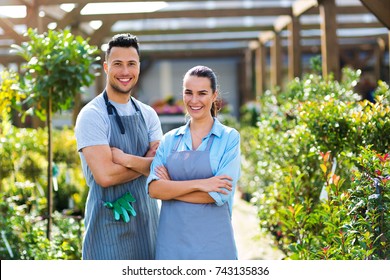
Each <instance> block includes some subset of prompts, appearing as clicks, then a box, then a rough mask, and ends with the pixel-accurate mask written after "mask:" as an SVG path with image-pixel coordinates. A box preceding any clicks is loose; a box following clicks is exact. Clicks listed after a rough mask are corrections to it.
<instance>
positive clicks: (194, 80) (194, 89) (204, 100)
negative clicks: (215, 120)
mask: <svg viewBox="0 0 390 280" xmlns="http://www.w3.org/2000/svg"><path fill="white" fill-rule="evenodd" d="M216 98H217V93H216V92H213V91H212V89H211V82H210V80H209V79H208V78H205V77H197V76H186V77H185V78H184V81H183V102H184V105H185V108H186V110H187V112H188V114H189V115H190V116H191V118H193V119H204V118H209V117H210V116H211V111H210V110H211V106H212V104H213V102H214V101H215V100H216Z"/></svg>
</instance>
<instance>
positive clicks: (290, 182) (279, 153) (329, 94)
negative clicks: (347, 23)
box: [240, 69, 390, 259]
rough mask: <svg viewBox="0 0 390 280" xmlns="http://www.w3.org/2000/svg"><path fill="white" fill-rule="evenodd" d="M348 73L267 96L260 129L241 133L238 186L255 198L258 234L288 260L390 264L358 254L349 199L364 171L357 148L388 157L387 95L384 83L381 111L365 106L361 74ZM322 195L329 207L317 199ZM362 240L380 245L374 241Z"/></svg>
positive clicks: (389, 117)
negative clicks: (266, 235)
mask: <svg viewBox="0 0 390 280" xmlns="http://www.w3.org/2000/svg"><path fill="white" fill-rule="evenodd" d="M343 73H344V76H343V80H342V81H341V82H337V81H334V80H333V79H332V78H330V79H329V80H325V79H323V78H322V77H321V76H319V75H315V74H309V75H307V76H305V77H304V78H303V79H302V80H300V79H295V80H294V81H292V82H291V83H290V85H289V87H288V89H287V90H286V91H285V92H281V93H278V94H275V93H272V92H266V93H265V94H264V96H263V97H262V99H261V100H260V102H261V105H262V107H261V116H260V118H259V122H258V126H257V128H253V127H245V128H242V129H241V135H242V139H244V141H242V142H243V145H242V153H243V175H242V177H241V180H240V185H241V187H242V188H243V189H244V191H248V192H250V193H252V194H253V196H254V197H253V203H255V204H256V205H257V206H258V215H259V219H260V227H261V229H262V230H263V231H265V232H271V233H272V234H273V236H274V238H275V242H276V243H277V244H278V246H279V247H280V248H281V249H282V250H283V251H284V252H285V253H286V255H287V256H288V258H294V259H296V258H298V259H323V258H328V259H329V258H332V259H339V258H340V259H366V258H371V259H375V258H388V257H389V256H388V253H378V252H379V251H381V252H384V251H386V250H385V249H380V250H376V249H375V250H374V249H372V250H371V249H370V250H371V251H370V250H365V251H364V253H363V252H359V251H358V250H357V247H356V246H355V245H356V244H355V243H353V241H354V242H356V240H355V239H354V238H353V237H351V236H353V235H352V234H350V232H349V233H348V234H347V231H346V229H345V223H346V222H347V221H348V219H351V215H352V214H351V213H350V210H349V208H348V207H352V206H350V205H349V204H348V203H350V201H349V197H350V196H351V195H352V193H353V191H354V190H355V189H357V188H358V186H357V185H356V184H357V183H356V182H355V181H353V180H352V178H353V177H354V176H353V175H352V170H355V169H356V166H359V165H358V162H357V161H356V158H359V157H360V156H364V155H361V153H362V151H361V147H360V146H363V147H368V146H370V147H371V149H373V150H375V151H376V153H378V154H381V155H385V154H387V153H389V147H390V142H389V141H390V138H389V137H388V135H390V108H389V103H390V102H389V100H390V91H389V88H388V86H387V85H386V84H385V83H383V82H379V83H378V88H377V90H376V94H375V98H376V103H375V104H372V103H369V102H368V101H360V100H359V99H360V98H359V96H358V95H357V94H355V93H354V86H355V85H356V84H357V80H358V78H359V74H360V73H359V71H357V72H353V71H351V70H349V69H344V70H343ZM248 143H249V144H248ZM253 147H256V151H255V152H253ZM325 158H326V161H324V159H325ZM324 185H325V186H326V188H325V187H324ZM324 189H327V196H328V200H327V202H326V203H324V202H323V200H321V199H320V195H321V194H324V193H326V192H324ZM355 202H356V201H355ZM352 204H353V203H352ZM348 205H349V206H348ZM374 220H375V219H374V216H372V217H370V218H369V221H367V223H369V224H370V225H371V224H372V225H374V224H375V221H374ZM341 232H342V233H343V234H341ZM357 238H358V239H359V238H360V240H363V238H367V240H368V239H369V240H371V245H367V246H371V247H372V246H373V245H377V243H374V240H375V239H376V238H378V237H376V236H374V235H369V236H368V234H366V235H362V236H359V237H357ZM381 238H382V239H383V237H381ZM367 240H366V241H367ZM336 241H337V242H336ZM341 241H342V242H341ZM362 242H363V241H362ZM386 242H388V241H386ZM386 242H385V244H384V245H383V246H384V247H385V248H387V247H386V246H387V243H386ZM367 244H368V243H367ZM340 248H344V249H343V250H345V251H340V250H341V249H340Z"/></svg>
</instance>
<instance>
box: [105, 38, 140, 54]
mask: <svg viewBox="0 0 390 280" xmlns="http://www.w3.org/2000/svg"><path fill="white" fill-rule="evenodd" d="M113 47H121V48H135V50H136V51H137V53H138V56H139V55H140V52H139V44H138V39H137V37H136V36H134V35H132V34H129V33H127V34H117V35H115V36H114V37H112V39H111V40H110V41H109V42H108V48H107V51H106V60H108V56H109V55H110V52H111V49H112V48H113Z"/></svg>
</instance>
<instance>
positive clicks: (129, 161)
mask: <svg viewBox="0 0 390 280" xmlns="http://www.w3.org/2000/svg"><path fill="white" fill-rule="evenodd" d="M152 161H153V158H152V157H140V156H135V155H130V154H124V155H123V157H122V158H121V161H120V162H119V164H121V165H123V166H124V167H126V168H129V169H131V170H133V171H135V172H138V173H141V174H142V175H144V176H148V175H149V172H150V164H151V163H152Z"/></svg>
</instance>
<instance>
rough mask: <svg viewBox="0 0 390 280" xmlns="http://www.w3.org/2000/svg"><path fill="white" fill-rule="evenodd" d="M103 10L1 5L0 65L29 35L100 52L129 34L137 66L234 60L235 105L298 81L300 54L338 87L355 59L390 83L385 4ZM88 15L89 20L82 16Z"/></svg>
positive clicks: (257, 3)
mask: <svg viewBox="0 0 390 280" xmlns="http://www.w3.org/2000/svg"><path fill="white" fill-rule="evenodd" d="M103 2H107V0H92V1H90V0H0V65H2V66H3V67H8V66H9V65H10V64H16V65H18V66H19V65H20V63H22V61H21V59H20V58H19V57H16V56H13V55H11V54H9V49H10V45H11V44H20V43H22V42H23V41H24V40H26V38H25V37H23V32H24V31H25V30H26V28H27V27H33V28H37V29H38V31H39V32H44V31H46V30H48V28H53V29H64V28H70V29H71V31H72V33H74V34H78V35H81V36H83V37H85V38H90V44H94V45H98V46H102V45H104V44H105V43H106V42H107V41H108V39H109V38H110V37H112V36H113V35H114V34H116V33H124V32H130V33H132V34H135V35H137V36H138V37H139V40H140V42H141V50H142V55H143V58H144V59H147V60H148V61H149V62H151V63H152V62H153V61H155V60H157V59H169V58H171V59H180V58H189V57H191V58H200V57H239V58H240V61H241V63H240V67H239V70H238V71H237V72H238V73H237V75H239V80H240V81H241V83H240V93H239V94H240V103H241V104H243V103H245V102H246V101H249V100H253V99H254V98H255V95H259V94H262V93H263V92H264V90H265V89H267V88H271V87H275V86H282V84H283V79H284V78H288V79H292V78H293V77H299V76H301V75H302V71H303V69H302V56H303V54H305V53H316V54H321V56H322V67H323V75H324V76H327V75H328V74H329V73H331V72H332V73H334V75H335V77H336V79H339V78H340V68H341V66H342V65H341V61H344V62H343V63H345V64H349V65H351V66H352V67H355V68H359V67H362V66H364V59H362V58H360V57H359V52H360V51H369V52H370V57H369V58H370V59H374V60H375V63H374V69H373V72H374V74H375V77H376V79H383V80H387V81H388V80H389V72H390V71H389V65H388V62H387V63H386V62H385V57H389V51H388V49H389V30H390V17H389V15H390V1H389V0H243V1H218V0H214V1H195V0H188V1H177V0H166V1H164V2H153V1H144V2H143V4H142V3H141V4H140V3H138V2H137V3H135V1H131V0H115V1H114V2H117V3H120V4H125V2H128V3H126V5H128V6H129V5H130V4H136V5H138V6H134V8H137V7H141V6H146V4H151V3H152V9H153V8H154V11H139V12H135V10H134V9H133V10H131V11H129V12H126V11H125V10H122V8H123V7H126V6H122V8H120V7H119V8H118V9H117V10H116V11H115V13H112V12H111V13H110V12H109V11H108V10H107V11H105V12H104V11H103V12H100V11H99V12H98V11H97V10H95V11H94V10H93V6H92V7H91V5H92V4H102V3H103ZM117 3H110V4H111V5H112V6H114V4H117ZM9 6H14V7H15V6H19V7H24V9H25V14H24V15H18V14H7V15H1V13H2V12H1V10H4V9H5V8H6V7H9ZM69 7H70V8H69ZM89 7H91V8H92V12H87V10H88V8H89ZM67 8H68V9H67ZM364 30H365V33H364V32H363V31H364ZM361 31H362V32H361ZM342 32H343V34H341V33H342ZM285 57H287V66H285V64H286V63H283V61H284V58H285ZM268 61H269V62H268ZM385 63H386V64H387V65H384V64H385ZM285 68H286V69H287V73H286V74H284V72H285V70H284V69H285ZM384 69H385V70H384ZM268 75H269V76H268ZM253 81H255V82H253ZM268 81H270V83H268ZM103 86H104V81H98V86H97V90H98V91H100V90H101V89H102V87H103Z"/></svg>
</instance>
